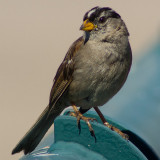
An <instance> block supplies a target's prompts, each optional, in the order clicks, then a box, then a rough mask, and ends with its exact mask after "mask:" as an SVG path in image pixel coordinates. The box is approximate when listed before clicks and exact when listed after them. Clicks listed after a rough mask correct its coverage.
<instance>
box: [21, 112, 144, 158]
mask: <svg viewBox="0 0 160 160" xmlns="http://www.w3.org/2000/svg"><path fill="white" fill-rule="evenodd" d="M89 113H90V114H85V115H86V116H89V117H95V118H96V119H97V122H96V121H95V122H91V124H92V127H93V129H94V132H95V135H96V141H95V139H94V137H92V136H91V135H90V132H89V129H88V126H87V124H86V123H85V122H84V121H82V120H81V132H80V134H79V130H78V127H77V121H76V118H74V117H71V116H68V115H63V116H59V117H58V118H57V119H56V120H55V126H54V127H55V132H54V136H55V137H54V143H53V144H52V145H51V146H50V147H48V148H43V149H40V150H36V151H34V152H32V153H31V154H30V155H27V156H24V157H23V158H22V159H21V160H44V159H45V160H46V159H47V160H51V159H54V160H60V159H61V160H62V159H63V160H69V159H70V160H90V159H91V160H108V159H109V160H122V159H123V160H146V157H145V156H144V155H143V153H142V152H141V151H140V150H139V149H138V148H137V147H135V145H133V144H132V143H131V142H130V141H127V140H125V139H123V138H122V137H121V136H120V135H118V134H117V133H116V132H114V131H112V130H110V129H109V128H107V127H105V126H104V125H103V124H101V123H99V122H100V120H99V118H98V117H97V116H96V115H95V114H93V112H89ZM109 122H110V123H111V124H113V122H112V120H109ZM114 125H115V126H116V127H118V128H120V129H122V130H125V128H123V127H121V126H120V125H118V124H117V123H115V122H114Z"/></svg>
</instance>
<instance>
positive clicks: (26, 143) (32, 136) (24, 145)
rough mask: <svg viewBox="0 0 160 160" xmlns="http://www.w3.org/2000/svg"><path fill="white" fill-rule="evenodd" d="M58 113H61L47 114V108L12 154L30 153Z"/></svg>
mask: <svg viewBox="0 0 160 160" xmlns="http://www.w3.org/2000/svg"><path fill="white" fill-rule="evenodd" d="M60 113H61V111H57V110H56V111H53V112H52V113H50V114H49V107H48V106H47V107H46V109H45V110H44V111H43V113H42V114H41V115H40V117H39V118H38V120H37V121H36V123H35V124H34V125H33V126H32V127H31V129H30V130H29V131H28V132H27V133H26V134H25V136H24V137H23V138H22V139H21V140H20V142H19V143H18V144H17V146H16V147H15V148H14V149H13V151H12V154H15V153H18V152H20V151H22V150H24V154H27V153H30V152H32V151H33V150H34V149H35V148H36V146H37V145H38V144H39V142H40V141H41V139H42V138H43V137H44V135H45V133H46V132H47V131H48V129H49V128H50V126H51V125H52V124H53V122H54V119H55V118H56V117H57V116H58V115H59V114H60Z"/></svg>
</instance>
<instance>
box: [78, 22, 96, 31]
mask: <svg viewBox="0 0 160 160" xmlns="http://www.w3.org/2000/svg"><path fill="white" fill-rule="evenodd" d="M96 27H97V26H96V25H94V24H93V23H92V22H90V21H89V20H88V19H86V20H85V21H84V22H83V24H82V25H81V27H80V30H83V31H91V30H93V29H95V28H96Z"/></svg>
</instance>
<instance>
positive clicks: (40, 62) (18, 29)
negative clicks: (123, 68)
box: [0, 0, 160, 160]
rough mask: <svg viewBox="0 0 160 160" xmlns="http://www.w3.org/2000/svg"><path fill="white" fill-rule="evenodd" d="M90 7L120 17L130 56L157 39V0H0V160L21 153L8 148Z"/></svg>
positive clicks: (36, 107)
mask: <svg viewBox="0 0 160 160" xmlns="http://www.w3.org/2000/svg"><path fill="white" fill-rule="evenodd" d="M95 6H108V7H111V8H113V9H115V10H116V11H117V12H118V13H119V14H120V15H121V16H122V18H123V19H124V21H125V22H126V24H127V27H128V30H129V32H130V35H131V36H130V42H131V46H132V49H133V56H134V59H136V58H138V57H139V56H141V55H138V54H136V53H140V51H143V50H147V49H148V48H149V47H150V46H151V45H152V44H153V42H154V41H156V39H157V38H158V34H157V33H158V31H159V30H160V11H159V6H160V1H159V0H152V1H146V0H141V1H138V0H134V1H128V0H121V1H117V0H109V1H107V0H101V1H99V0H92V1H90V0H81V1H76V0H69V1H66V0H45V1H44V0H43V1H42V0H34V1H33V0H23V1H22V0H14V1H13V0H0V126H1V132H0V153H1V159H4V160H11V159H12V160H16V159H18V158H19V157H21V156H22V154H16V155H14V156H11V151H12V149H13V147H14V146H15V145H16V144H17V142H18V141H19V140H20V138H21V137H22V136H23V135H24V134H25V133H26V131H27V130H28V129H29V128H30V127H31V125H32V124H33V123H34V122H35V120H36V119H37V117H38V116H39V115H40V113H41V112H42V111H43V109H44V108H45V106H46V105H47V103H48V99H49V93H50V89H51V86H52V81H53V78H54V75H55V73H56V70H57V68H58V66H59V64H60V63H61V61H62V59H63V58H64V55H65V53H66V52H67V50H68V48H69V46H70V45H71V44H72V42H73V41H74V40H76V39H77V38H78V37H79V36H80V35H82V32H81V31H79V27H80V25H81V23H82V18H83V15H84V14H85V12H86V11H88V10H89V9H91V8H92V7H95ZM159 36H160V35H159Z"/></svg>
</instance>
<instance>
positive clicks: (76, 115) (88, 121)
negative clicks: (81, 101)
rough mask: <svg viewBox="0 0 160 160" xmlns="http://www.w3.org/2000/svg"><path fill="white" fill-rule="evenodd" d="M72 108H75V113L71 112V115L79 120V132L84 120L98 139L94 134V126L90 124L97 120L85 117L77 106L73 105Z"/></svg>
mask: <svg viewBox="0 0 160 160" xmlns="http://www.w3.org/2000/svg"><path fill="white" fill-rule="evenodd" d="M72 107H73V110H74V112H70V115H71V116H74V117H76V118H77V125H78V128H79V130H80V120H81V119H82V120H83V121H85V122H86V123H87V125H88V128H89V131H90V133H91V135H92V136H93V137H94V138H95V139H96V137H95V134H94V130H93V128H92V125H91V124H90V121H92V122H93V121H94V120H96V119H95V118H90V117H85V116H83V114H82V113H81V112H80V111H79V110H78V109H77V107H76V106H75V105H72Z"/></svg>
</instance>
